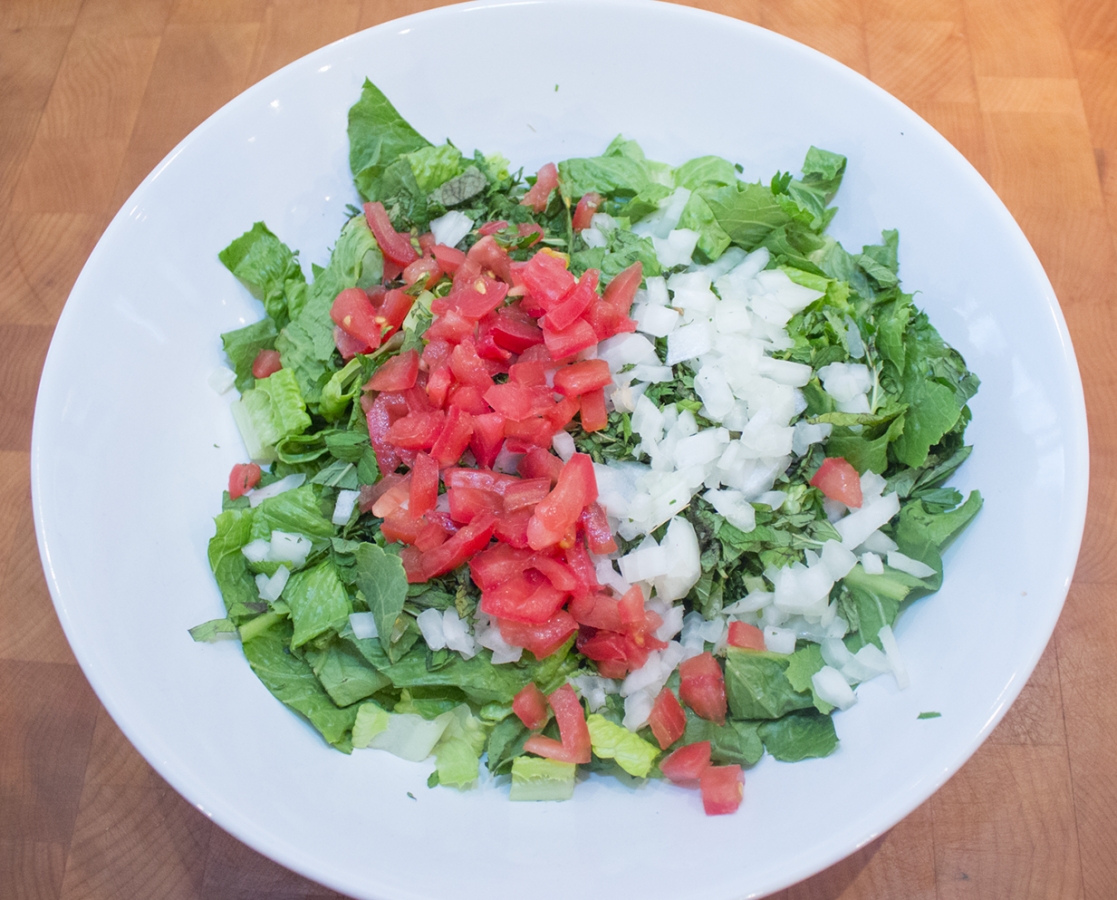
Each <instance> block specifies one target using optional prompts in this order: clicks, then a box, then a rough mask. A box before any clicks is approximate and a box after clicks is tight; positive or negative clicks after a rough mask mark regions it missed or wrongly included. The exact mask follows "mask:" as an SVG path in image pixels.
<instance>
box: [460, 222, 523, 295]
mask: <svg viewBox="0 0 1117 900" xmlns="http://www.w3.org/2000/svg"><path fill="white" fill-rule="evenodd" d="M466 258H467V259H472V260H476V261H477V264H478V265H479V266H480V267H481V268H482V270H484V269H488V270H489V271H490V272H492V273H493V274H494V275H495V276H496V277H497V278H499V279H500V280H501V281H504V282H509V283H510V282H511V281H512V270H511V265H512V260H511V259H509V257H508V251H507V250H505V249H504V248H503V247H502V246H500V244H498V243H497V242H496V239H495V238H493V236H492V235H491V234H486V235H484V236H483V237H482V238H481V240H479V241H478V242H477V243H476V244H474V245H473V246H472V247H470V248H469V252H468V253H466ZM505 290H507V287H505ZM503 296H504V295H503V294H501V297H503Z"/></svg>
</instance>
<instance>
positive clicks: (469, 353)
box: [450, 337, 493, 391]
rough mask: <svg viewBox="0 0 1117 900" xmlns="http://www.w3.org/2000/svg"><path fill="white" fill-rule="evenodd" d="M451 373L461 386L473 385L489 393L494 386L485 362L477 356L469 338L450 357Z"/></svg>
mask: <svg viewBox="0 0 1117 900" xmlns="http://www.w3.org/2000/svg"><path fill="white" fill-rule="evenodd" d="M450 371H452V372H453V373H454V377H455V378H456V379H457V380H458V381H459V382H460V383H461V384H471V385H473V386H474V387H476V388H479V389H480V390H481V391H487V390H488V389H489V388H491V387H492V385H493V379H492V377H491V376H490V375H489V370H488V368H487V367H486V366H485V361H484V360H483V359H481V357H480V356H478V355H477V348H476V347H475V346H474V344H473V341H472V340H471V339H470V338H468V337H467V338H465V339H463V340H462V342H461V343H460V344H458V346H456V347H455V348H454V352H453V353H452V354H451V355H450Z"/></svg>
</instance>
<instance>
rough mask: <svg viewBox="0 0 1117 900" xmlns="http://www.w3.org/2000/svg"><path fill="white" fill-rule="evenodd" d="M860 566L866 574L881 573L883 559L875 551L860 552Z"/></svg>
mask: <svg viewBox="0 0 1117 900" xmlns="http://www.w3.org/2000/svg"><path fill="white" fill-rule="evenodd" d="M861 568H862V569H864V570H865V574H866V575H883V574H884V561H883V560H882V559H881V558H880V557H879V556H877V555H876V554H875V553H870V552H865V553H862V554H861Z"/></svg>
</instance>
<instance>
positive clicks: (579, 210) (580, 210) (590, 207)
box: [572, 191, 605, 231]
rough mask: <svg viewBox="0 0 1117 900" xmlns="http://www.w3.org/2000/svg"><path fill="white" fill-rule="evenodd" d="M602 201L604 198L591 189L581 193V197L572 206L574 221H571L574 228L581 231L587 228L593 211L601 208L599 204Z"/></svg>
mask: <svg viewBox="0 0 1117 900" xmlns="http://www.w3.org/2000/svg"><path fill="white" fill-rule="evenodd" d="M604 202H605V198H604V197H602V196H601V195H600V194H597V193H594V192H593V191H590V192H589V193H588V194H583V195H582V199H581V200H579V201H578V205H577V206H575V207H574V221H573V223H572V224H573V226H574V230H575V231H582V230H583V229H585V228H589V227H590V220H591V219H592V218H593V216H594V213H596V212H597V211H598V210H599V209H600V208H601V204H602V203H604Z"/></svg>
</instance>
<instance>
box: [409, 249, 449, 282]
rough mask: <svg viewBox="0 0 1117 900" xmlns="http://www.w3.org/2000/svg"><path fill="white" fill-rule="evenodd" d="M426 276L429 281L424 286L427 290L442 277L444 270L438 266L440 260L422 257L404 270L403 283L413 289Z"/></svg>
mask: <svg viewBox="0 0 1117 900" xmlns="http://www.w3.org/2000/svg"><path fill="white" fill-rule="evenodd" d="M424 276H426V279H427V281H426V284H425V285H424V287H426V288H430V287H431V286H432V285H433V284H434V283H435V282H436V281H438V279H439V278H441V277H442V269H441V268H440V267H439V265H438V260H436V259H435V258H434V257H433V256H420V257H419V258H418V259H417V260H415V262H413V263H408V264H407V266H405V267H404V270H403V283H404V284H406V285H407V286H408V287H411V286H412V285H413V284H416V283H418V281H419V279H420V278H423V277H424Z"/></svg>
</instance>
